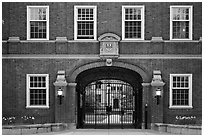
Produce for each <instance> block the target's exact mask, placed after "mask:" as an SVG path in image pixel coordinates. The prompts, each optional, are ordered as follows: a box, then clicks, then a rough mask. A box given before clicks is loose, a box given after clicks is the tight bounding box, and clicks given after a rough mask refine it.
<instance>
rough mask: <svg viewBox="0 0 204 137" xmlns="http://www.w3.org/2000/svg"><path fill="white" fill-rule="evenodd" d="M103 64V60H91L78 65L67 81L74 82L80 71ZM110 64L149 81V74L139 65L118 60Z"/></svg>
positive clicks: (144, 80) (102, 65)
mask: <svg viewBox="0 0 204 137" xmlns="http://www.w3.org/2000/svg"><path fill="white" fill-rule="evenodd" d="M104 66H106V64H105V62H92V63H88V64H85V65H82V66H79V67H77V68H76V69H74V70H73V71H71V72H70V75H69V77H68V81H70V82H75V81H76V78H77V76H78V75H79V74H80V73H81V72H83V71H85V70H88V69H92V68H97V67H104ZM112 66H114V67H121V68H125V69H129V70H132V71H135V72H137V73H138V74H140V75H141V77H142V80H143V83H148V82H150V81H151V77H150V74H149V73H148V72H147V71H145V70H144V69H142V68H141V67H139V66H136V65H133V64H129V63H126V62H119V61H116V62H113V65H112Z"/></svg>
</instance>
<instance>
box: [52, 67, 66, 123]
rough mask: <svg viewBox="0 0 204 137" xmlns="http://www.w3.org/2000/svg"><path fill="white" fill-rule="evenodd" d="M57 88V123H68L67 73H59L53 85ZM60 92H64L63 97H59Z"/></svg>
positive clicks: (61, 71)
mask: <svg viewBox="0 0 204 137" xmlns="http://www.w3.org/2000/svg"><path fill="white" fill-rule="evenodd" d="M53 84H54V86H55V123H61V122H65V121H66V112H65V110H66V97H67V93H66V92H67V82H66V79H65V71H63V70H60V71H58V72H57V79H56V81H55V82H54V83H53ZM58 90H61V91H62V96H61V97H60V96H59V95H58Z"/></svg>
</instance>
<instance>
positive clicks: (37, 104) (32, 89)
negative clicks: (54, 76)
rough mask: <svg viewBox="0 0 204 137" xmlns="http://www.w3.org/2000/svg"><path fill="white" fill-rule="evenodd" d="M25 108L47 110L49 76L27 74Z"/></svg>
mask: <svg viewBox="0 0 204 137" xmlns="http://www.w3.org/2000/svg"><path fill="white" fill-rule="evenodd" d="M26 97H27V101H26V108H49V75H48V74H27V92H26Z"/></svg>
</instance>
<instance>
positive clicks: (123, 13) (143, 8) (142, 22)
mask: <svg viewBox="0 0 204 137" xmlns="http://www.w3.org/2000/svg"><path fill="white" fill-rule="evenodd" d="M125 8H141V38H125ZM144 14H145V6H144V5H140V6H139V5H137V6H122V40H144V32H145V15H144Z"/></svg>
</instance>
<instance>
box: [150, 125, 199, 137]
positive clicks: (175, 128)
mask: <svg viewBox="0 0 204 137" xmlns="http://www.w3.org/2000/svg"><path fill="white" fill-rule="evenodd" d="M152 129H153V130H156V131H159V132H168V133H173V134H183V135H201V134H202V127H201V126H190V125H173V124H163V123H155V124H154V125H152Z"/></svg>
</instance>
